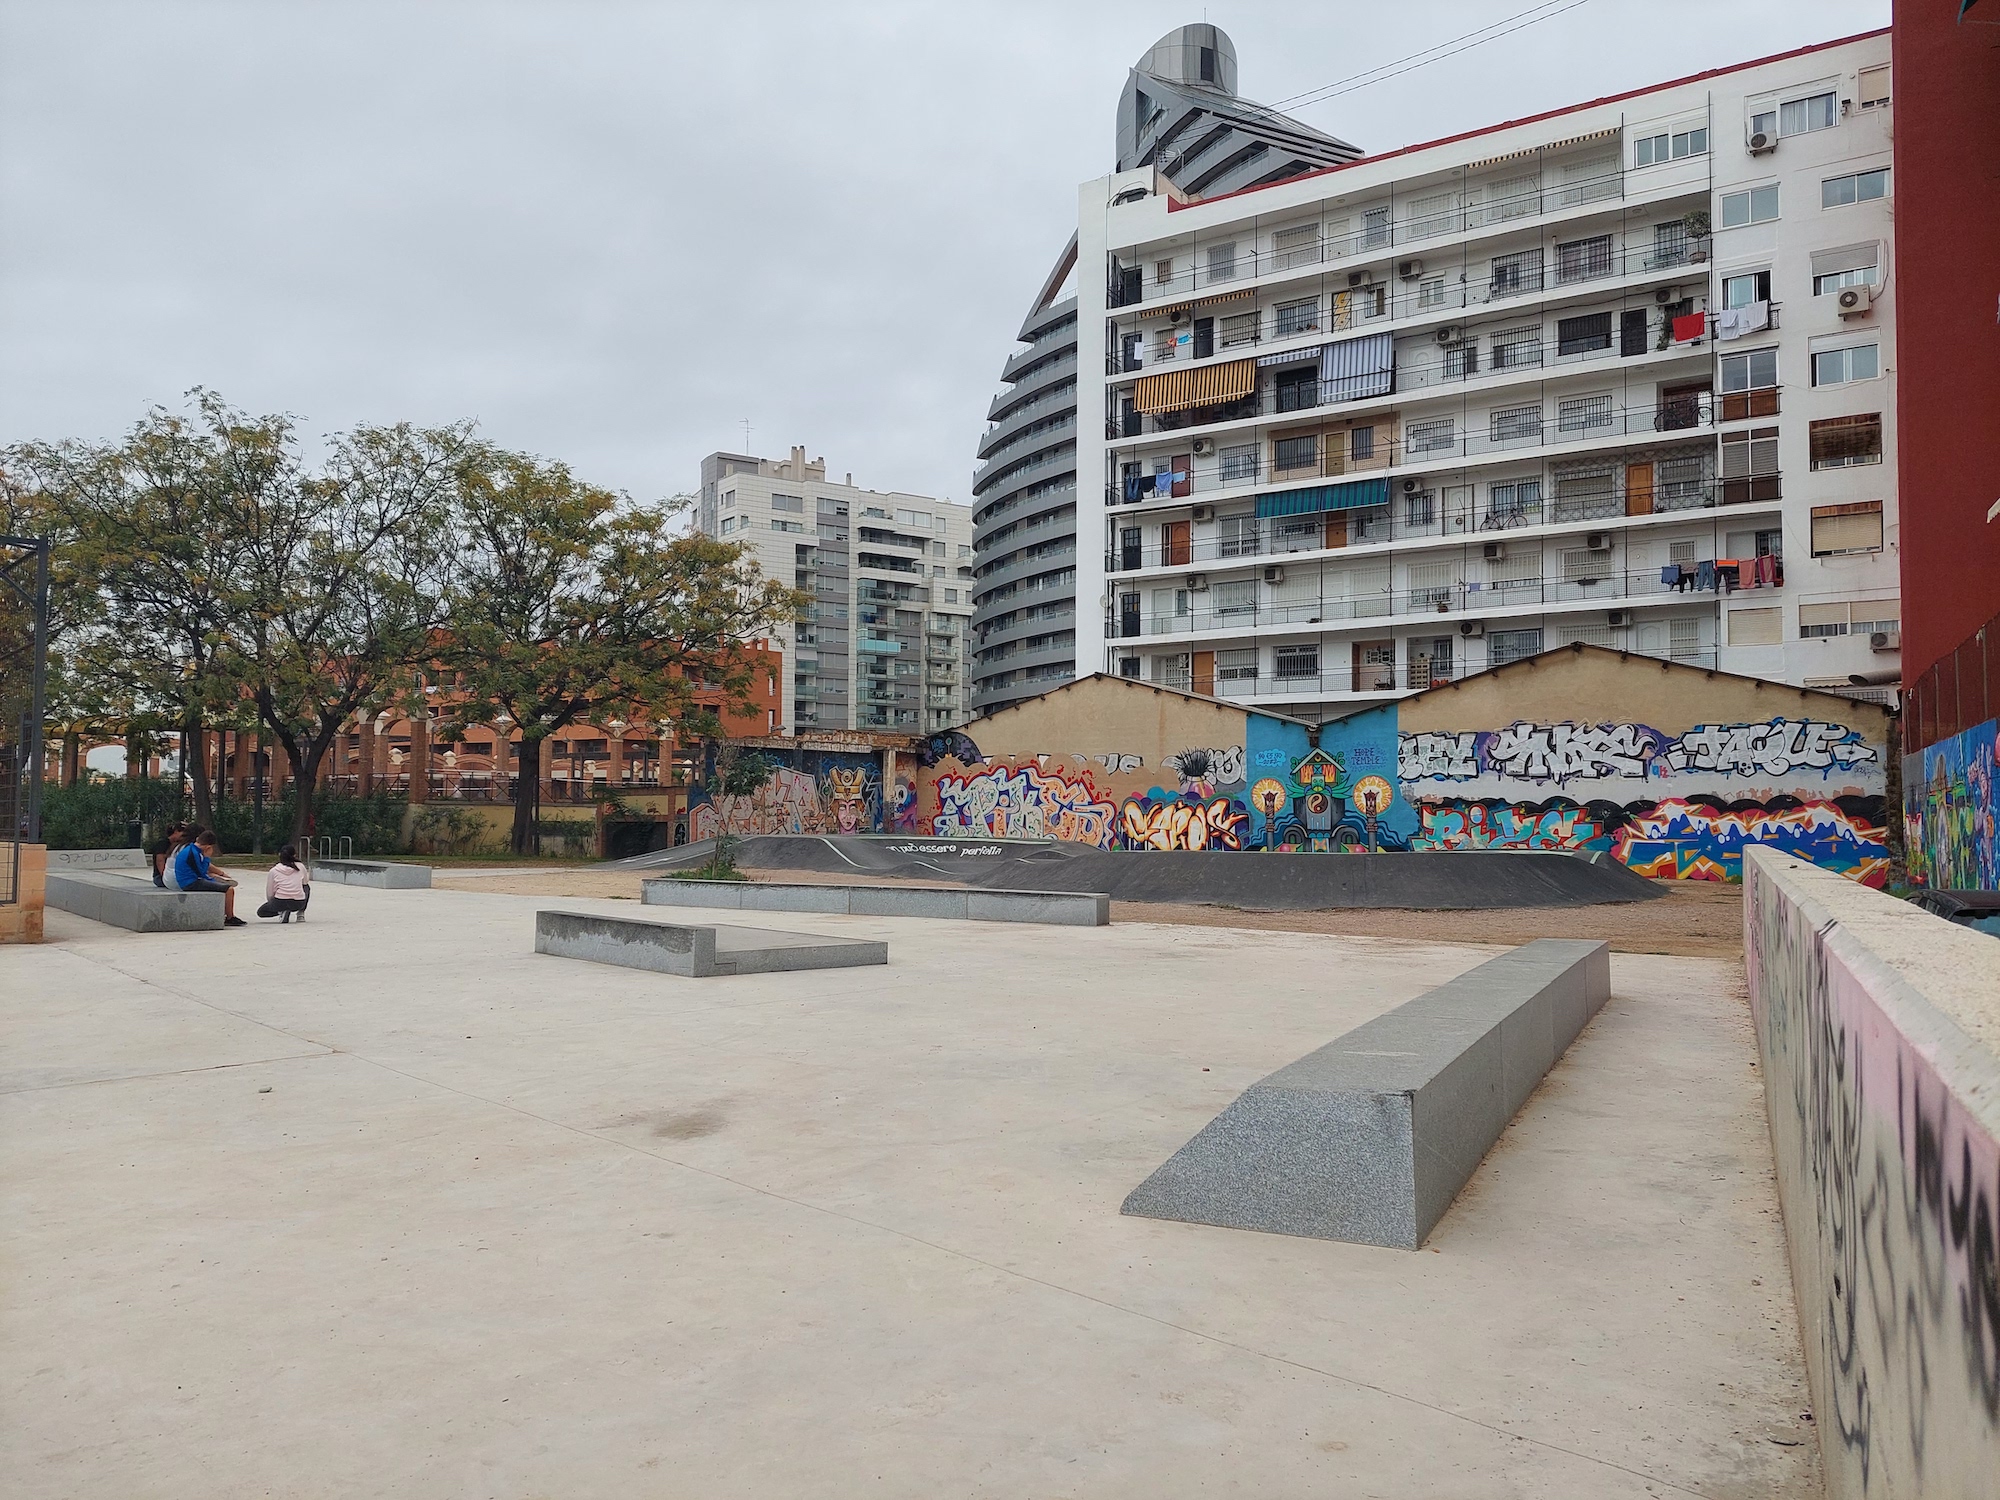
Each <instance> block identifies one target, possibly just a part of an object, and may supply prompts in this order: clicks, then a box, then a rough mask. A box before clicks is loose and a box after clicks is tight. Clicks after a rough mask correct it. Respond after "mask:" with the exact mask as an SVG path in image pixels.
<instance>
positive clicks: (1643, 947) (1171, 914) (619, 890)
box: [436, 869, 1743, 960]
mask: <svg viewBox="0 0 2000 1500" xmlns="http://www.w3.org/2000/svg"><path fill="white" fill-rule="evenodd" d="M644 878H646V877H645V876H644V875H642V874H640V873H638V872H635V871H629V870H590V869H582V870H579V869H568V870H550V871H548V872H546V873H544V872H539V871H538V872H535V873H531V874H530V873H524V874H518V875H517V874H499V873H495V874H492V875H474V874H472V873H471V872H469V871H456V870H454V871H440V872H439V873H438V875H437V877H436V884H438V885H439V886H442V887H446V888H449V889H453V890H466V891H492V892H495V893H496V894H502V895H510V896H595V897H600V898H604V897H609V898H613V899H616V898H619V897H623V898H625V899H627V900H632V901H636V900H638V899H639V882H640V880H642V879H644ZM751 878H752V879H756V880H772V881H786V882H790V883H793V884H815V885H819V884H828V883H836V884H845V885H858V884H868V885H895V884H898V883H899V882H897V881H894V880H891V879H888V878H886V877H879V876H873V877H871V876H866V875H849V876H836V875H831V874H814V873H811V872H807V871H797V870H792V871H784V870H762V871H755V872H752V875H751ZM930 883H931V884H944V883H945V882H942V881H935V882H930ZM1662 888H1663V889H1664V890H1665V891H1666V894H1665V895H1664V896H1662V897H1661V898H1660V899H1659V900H1658V901H1642V902H1637V903H1634V904H1632V905H1629V906H1627V905H1616V906H1530V907H1516V908H1512V909H1510V910H1505V911H1405V910H1355V909H1349V908H1340V909H1335V910H1328V911H1245V910H1242V909H1240V908H1237V907H1232V906H1170V905H1154V904H1152V903H1150V902H1140V901H1114V902H1112V903H1111V920H1112V921H1114V922H1164V923H1171V924H1176V925H1180V926H1186V927H1234V928H1240V929H1248V930H1251V931H1264V932H1324V933H1332V934H1336V935H1339V936H1343V937H1387V938H1410V939H1414V940H1416V941H1419V942H1426V943H1500V944H1516V943H1526V942H1530V941H1532V940H1533V939H1535V938H1544V937H1553V938H1589V939H1597V940H1601V941H1604V942H1608V943H1610V944H1611V947H1612V949H1613V951H1615V952H1618V953H1667V954H1673V955H1675V956H1678V957H1682V958H1720V959H1729V960H1740V959H1741V958H1742V957H1743V888H1742V887H1741V886H1737V885H1715V884H1711V883H1709V882H1707V881H1683V882H1678V883H1666V882H1663V883H1662Z"/></svg>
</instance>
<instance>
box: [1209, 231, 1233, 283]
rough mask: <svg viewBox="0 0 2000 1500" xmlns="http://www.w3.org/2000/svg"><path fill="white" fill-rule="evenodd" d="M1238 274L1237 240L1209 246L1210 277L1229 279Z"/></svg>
mask: <svg viewBox="0 0 2000 1500" xmlns="http://www.w3.org/2000/svg"><path fill="white" fill-rule="evenodd" d="M1235 275H1236V241H1234V240H1229V241H1226V242H1225V243H1223V244H1220V245H1210V246H1209V247H1208V279H1209V280H1210V281H1229V280H1232V279H1234V277H1235Z"/></svg>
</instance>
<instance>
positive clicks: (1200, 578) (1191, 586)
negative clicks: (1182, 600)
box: [1187, 573, 1208, 594]
mask: <svg viewBox="0 0 2000 1500" xmlns="http://www.w3.org/2000/svg"><path fill="white" fill-rule="evenodd" d="M1187 591H1188V592H1189V593H1190V594H1201V593H1206V592H1207V591H1208V575H1207V574H1206V573H1190V574H1188V576H1187Z"/></svg>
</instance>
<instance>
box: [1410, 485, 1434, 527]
mask: <svg viewBox="0 0 2000 1500" xmlns="http://www.w3.org/2000/svg"><path fill="white" fill-rule="evenodd" d="M1403 524H1404V525H1405V526H1433V525H1435V524H1437V496H1435V495H1433V494H1432V493H1431V492H1430V491H1429V490H1419V491H1417V493H1416V494H1414V495H1406V496H1404V497H1403Z"/></svg>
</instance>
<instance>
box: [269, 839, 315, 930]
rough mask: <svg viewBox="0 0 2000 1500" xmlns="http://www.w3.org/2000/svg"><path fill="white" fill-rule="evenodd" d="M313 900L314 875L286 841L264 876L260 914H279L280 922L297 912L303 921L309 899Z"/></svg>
mask: <svg viewBox="0 0 2000 1500" xmlns="http://www.w3.org/2000/svg"><path fill="white" fill-rule="evenodd" d="M311 900H312V875H311V873H310V872H309V871H308V870H307V869H306V868H305V866H303V865H301V864H300V863H299V851H298V850H297V849H296V848H294V847H293V846H292V845H290V844H287V845H285V847H284V848H282V849H280V850H279V851H278V862H277V863H276V864H275V865H272V866H271V870H270V873H269V874H267V875H266V876H265V877H264V904H263V905H262V906H260V907H258V908H257V915H258V916H260V917H277V918H278V919H279V925H280V926H283V925H284V924H285V923H287V922H289V921H291V920H292V918H293V916H294V915H296V916H297V917H298V919H299V920H300V921H301V922H303V921H304V920H305V919H306V903H307V902H309V901H311Z"/></svg>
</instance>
